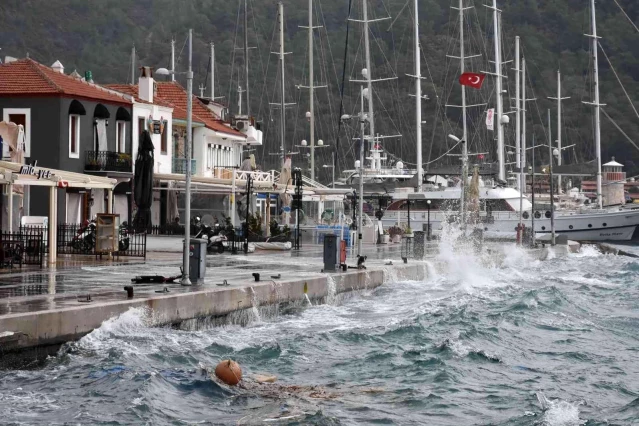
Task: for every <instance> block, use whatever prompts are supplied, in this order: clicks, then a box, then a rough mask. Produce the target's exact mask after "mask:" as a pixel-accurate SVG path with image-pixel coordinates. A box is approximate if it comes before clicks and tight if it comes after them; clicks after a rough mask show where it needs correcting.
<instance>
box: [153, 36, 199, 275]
mask: <svg viewBox="0 0 639 426" xmlns="http://www.w3.org/2000/svg"><path fill="white" fill-rule="evenodd" d="M192 65H193V30H189V68H188V71H187V72H186V96H187V98H186V141H185V143H184V157H185V161H186V171H185V185H186V191H185V198H186V200H185V207H184V215H185V220H184V249H183V253H182V256H183V257H182V279H181V281H180V283H181V284H182V285H184V286H190V285H191V280H190V278H189V254H190V248H191V227H190V217H191V143H192V141H193V126H192V120H193V68H192ZM156 74H158V75H175V74H178V73H177V72H175V71H173V70H172V71H169V70H167V69H166V68H159V69H158V70H157V71H156Z"/></svg>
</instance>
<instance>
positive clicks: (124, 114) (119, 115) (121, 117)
mask: <svg viewBox="0 0 639 426" xmlns="http://www.w3.org/2000/svg"><path fill="white" fill-rule="evenodd" d="M115 120H116V121H131V114H129V111H127V110H126V109H124V108H122V107H120V108H118V111H117V112H116V113H115Z"/></svg>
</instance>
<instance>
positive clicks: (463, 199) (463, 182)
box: [429, 12, 468, 229]
mask: <svg viewBox="0 0 639 426" xmlns="http://www.w3.org/2000/svg"><path fill="white" fill-rule="evenodd" d="M460 13H462V12H460ZM448 137H449V138H450V139H451V140H453V141H455V142H457V143H460V144H462V173H461V174H462V176H461V182H460V189H461V196H460V208H459V210H460V212H459V213H460V216H461V223H462V229H465V228H466V183H467V182H466V181H467V180H468V147H467V146H466V141H465V140H463V139H459V138H458V137H457V136H455V135H448ZM429 211H430V210H429Z"/></svg>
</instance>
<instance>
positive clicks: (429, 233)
mask: <svg viewBox="0 0 639 426" xmlns="http://www.w3.org/2000/svg"><path fill="white" fill-rule="evenodd" d="M426 208H427V209H428V234H426V240H427V241H430V236H431V230H430V200H426Z"/></svg>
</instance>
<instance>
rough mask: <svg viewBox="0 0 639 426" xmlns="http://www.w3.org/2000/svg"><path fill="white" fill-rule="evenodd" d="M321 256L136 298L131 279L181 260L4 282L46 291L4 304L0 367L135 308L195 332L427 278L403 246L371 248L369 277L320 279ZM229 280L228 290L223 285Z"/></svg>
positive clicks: (217, 272)
mask: <svg viewBox="0 0 639 426" xmlns="http://www.w3.org/2000/svg"><path fill="white" fill-rule="evenodd" d="M318 251H319V248H318V247H312V248H308V249H306V251H305V252H302V253H291V252H275V253H267V254H262V255H249V256H243V255H242V256H232V255H216V256H209V257H208V259H207V264H208V265H209V267H208V271H207V279H206V280H205V281H204V283H202V285H198V286H193V287H182V286H180V285H179V284H153V285H141V284H140V285H136V284H134V285H133V287H134V294H133V297H132V298H128V296H127V293H126V292H125V291H124V286H125V285H131V282H130V279H131V278H133V277H134V276H136V275H153V274H160V275H163V276H170V275H175V273H176V272H179V270H178V269H177V268H178V266H179V259H180V257H179V256H180V254H179V253H175V252H172V251H163V252H157V253H155V254H151V255H150V256H149V260H148V261H147V262H145V263H130V264H118V265H116V264H108V263H105V264H103V265H93V266H85V267H83V268H79V269H68V270H67V269H61V270H56V271H47V272H43V273H39V272H35V273H30V274H29V273H27V274H17V275H16V276H11V275H7V276H0V281H2V280H3V279H4V280H5V283H3V284H7V282H10V281H11V279H13V280H15V282H16V284H15V285H17V286H24V285H25V282H27V283H29V282H30V283H31V284H26V285H30V286H33V285H34V284H33V282H34V280H35V281H37V278H41V279H42V284H40V286H41V287H42V289H44V290H46V292H45V294H35V295H26V296H17V297H5V298H4V299H0V364H7V363H14V362H15V358H16V357H18V358H19V357H20V356H22V355H24V354H25V351H26V352H30V353H34V354H35V355H36V356H39V355H43V354H49V353H51V352H52V351H55V350H57V348H59V346H60V345H62V344H64V343H66V342H69V341H74V340H77V339H79V338H81V337H82V336H84V335H86V334H88V333H90V332H91V331H92V330H94V329H96V328H98V327H100V325H101V324H102V323H103V322H104V321H106V320H108V319H110V318H113V317H115V316H118V315H120V314H122V313H124V312H126V311H127V310H129V309H131V308H147V309H148V312H149V318H148V321H149V325H150V326H167V325H170V326H183V327H185V328H188V329H193V328H198V324H212V323H213V324H215V323H220V322H224V321H225V318H226V317H227V316H228V315H231V314H233V313H237V312H240V311H243V310H247V309H254V308H256V307H265V306H273V305H286V304H290V303H296V302H303V301H305V300H307V298H308V299H309V300H312V301H313V303H314V304H315V303H317V302H322V303H323V302H325V301H326V300H329V301H330V300H331V298H332V297H335V296H337V295H338V294H340V293H345V292H352V291H357V290H364V289H372V288H375V287H378V286H380V285H382V284H384V283H386V282H392V281H395V280H401V279H423V278H425V275H426V270H427V268H426V267H425V265H424V264H423V263H409V264H407V265H405V264H402V263H401V261H400V260H399V259H398V258H399V247H385V248H383V249H382V250H381V251H380V249H379V248H376V247H372V248H369V253H368V254H369V255H370V256H369V257H370V258H371V259H370V260H369V261H367V269H366V270H355V269H349V270H348V271H347V272H337V273H332V274H327V273H322V272H320V271H321V264H320V263H319V258H318V256H317V255H318V253H317V252H318ZM384 258H392V259H393V263H394V265H392V266H387V265H385V263H386V261H385V260H383V259H384ZM354 263H355V262H354V261H353V260H351V261H349V264H352V265H354ZM253 272H256V273H259V274H260V281H259V282H255V280H254V278H253V276H252V273H253ZM278 275H279V278H275V277H277V276H278ZM224 280H226V282H227V285H226V286H223V285H222V284H223V282H224ZM0 288H2V287H0ZM165 289H166V291H168V292H164V291H165ZM14 293H16V294H19V291H14ZM36 293H37V292H36ZM89 296H90V301H87V298H88V297H89ZM31 358H32V357H31Z"/></svg>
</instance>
